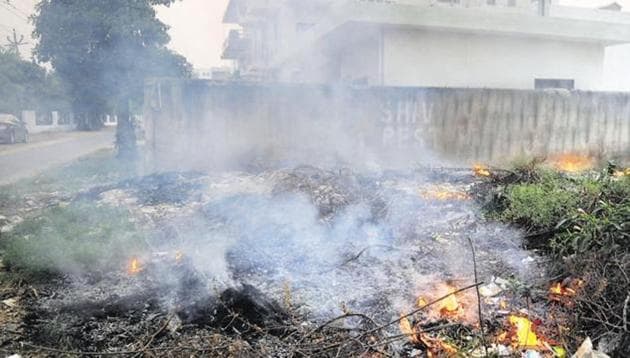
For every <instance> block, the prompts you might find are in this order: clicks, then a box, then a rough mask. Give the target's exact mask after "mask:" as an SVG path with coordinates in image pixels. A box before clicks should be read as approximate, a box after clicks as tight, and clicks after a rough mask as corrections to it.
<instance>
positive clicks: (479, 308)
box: [467, 236, 488, 356]
mask: <svg viewBox="0 0 630 358" xmlns="http://www.w3.org/2000/svg"><path fill="white" fill-rule="evenodd" d="M467 238H468V243H469V244H470V251H471V253H472V260H473V272H474V274H475V283H477V282H479V280H478V276H477V255H476V253H475V245H474V244H473V242H472V239H471V238H470V236H468V237H467ZM475 291H476V292H477V311H478V315H479V330H480V331H481V344H483V350H484V352H485V354H486V356H488V345H487V343H486V334H485V331H484V328H483V316H482V313H481V295H480V294H479V286H475Z"/></svg>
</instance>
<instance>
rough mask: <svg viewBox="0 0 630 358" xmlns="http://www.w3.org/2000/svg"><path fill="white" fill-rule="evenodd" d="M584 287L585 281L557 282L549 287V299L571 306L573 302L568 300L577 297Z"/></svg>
mask: <svg viewBox="0 0 630 358" xmlns="http://www.w3.org/2000/svg"><path fill="white" fill-rule="evenodd" d="M582 287H584V281H583V280H580V279H573V280H570V281H568V282H567V280H565V281H564V282H556V283H554V284H552V285H551V286H550V287H549V299H550V300H552V301H559V302H564V303H567V304H570V303H571V301H570V300H567V299H569V298H571V297H575V296H576V295H577V292H578V291H579V290H580V289H581V288H582Z"/></svg>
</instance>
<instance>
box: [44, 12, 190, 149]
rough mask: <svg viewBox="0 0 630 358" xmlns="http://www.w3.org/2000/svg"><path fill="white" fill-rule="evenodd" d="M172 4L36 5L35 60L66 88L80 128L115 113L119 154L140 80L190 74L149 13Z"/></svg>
mask: <svg viewBox="0 0 630 358" xmlns="http://www.w3.org/2000/svg"><path fill="white" fill-rule="evenodd" d="M174 1H175V0H41V1H40V2H39V3H38V5H37V15H36V16H35V17H34V18H33V20H34V24H35V31H34V37H35V38H36V39H37V40H38V43H37V46H36V48H35V54H36V56H37V59H38V60H39V61H42V62H48V63H50V64H51V65H52V66H53V68H54V69H55V71H56V72H57V73H58V74H59V76H60V78H61V79H62V80H63V81H64V82H65V83H67V85H68V89H69V92H70V95H71V98H72V99H73V107H74V110H75V114H77V115H78V116H77V117H78V118H80V119H83V120H81V122H80V123H79V124H80V126H81V127H83V128H93V127H98V126H99V125H100V124H101V122H100V117H101V115H102V114H105V113H111V112H112V111H114V112H115V113H117V115H118V117H119V133H118V134H119V138H118V145H119V150H120V149H121V145H125V144H124V143H121V138H120V136H121V135H123V134H124V133H121V127H122V130H123V131H125V130H129V128H127V129H124V128H125V126H126V125H127V124H126V123H124V121H126V120H128V117H129V106H130V105H131V106H132V107H134V106H138V105H139V104H140V103H141V101H142V93H143V88H144V81H145V79H146V78H148V77H166V76H168V77H178V76H188V75H189V74H190V72H191V66H190V65H189V64H188V62H187V61H186V59H185V58H184V57H182V56H180V55H178V54H176V53H174V52H173V51H171V50H169V49H167V48H166V44H167V43H168V42H169V41H170V38H169V35H168V33H167V30H168V26H167V25H166V24H164V23H162V22H161V21H160V20H159V19H158V18H157V17H156V12H155V9H154V8H153V6H154V5H166V6H168V5H170V4H172V3H173V2H174ZM121 121H122V122H123V123H121ZM127 134H129V133H127ZM130 140H133V141H135V139H134V138H130ZM128 144H129V145H131V143H128Z"/></svg>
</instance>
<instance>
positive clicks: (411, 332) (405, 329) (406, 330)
mask: <svg viewBox="0 0 630 358" xmlns="http://www.w3.org/2000/svg"><path fill="white" fill-rule="evenodd" d="M398 325H399V326H400V332H402V334H404V335H406V336H407V337H409V341H410V342H411V343H419V342H420V340H419V339H418V335H417V332H416V330H415V329H414V328H413V325H412V324H411V321H409V318H408V317H405V316H404V315H400V322H399V324H398Z"/></svg>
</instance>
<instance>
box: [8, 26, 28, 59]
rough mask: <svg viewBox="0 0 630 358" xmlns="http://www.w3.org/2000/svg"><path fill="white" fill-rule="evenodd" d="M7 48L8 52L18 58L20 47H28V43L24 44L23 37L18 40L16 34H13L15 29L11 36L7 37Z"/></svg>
mask: <svg viewBox="0 0 630 358" xmlns="http://www.w3.org/2000/svg"><path fill="white" fill-rule="evenodd" d="M7 41H9V43H8V44H7V48H8V50H9V52H12V53H14V54H16V55H18V56H20V46H24V45H28V42H24V35H20V38H19V39H18V36H17V34H16V33H15V29H13V36H12V37H11V36H7Z"/></svg>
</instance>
